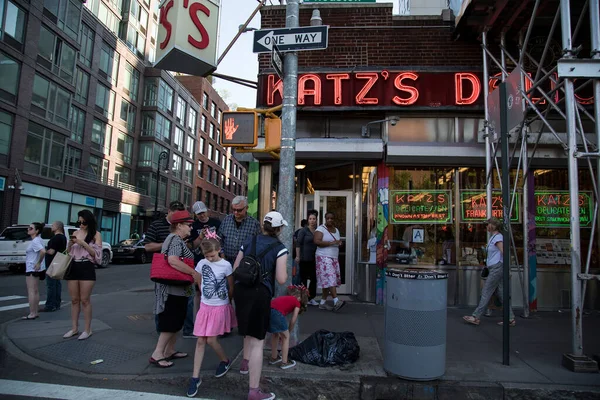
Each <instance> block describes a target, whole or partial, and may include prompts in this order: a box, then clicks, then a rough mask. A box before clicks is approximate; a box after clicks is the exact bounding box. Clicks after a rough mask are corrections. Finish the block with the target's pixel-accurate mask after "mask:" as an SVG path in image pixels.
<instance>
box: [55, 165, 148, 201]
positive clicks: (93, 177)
mask: <svg viewBox="0 0 600 400" xmlns="http://www.w3.org/2000/svg"><path fill="white" fill-rule="evenodd" d="M65 175H68V176H73V177H75V178H79V179H85V180H86V181H90V182H96V183H101V184H103V185H106V186H112V187H116V188H118V189H122V190H127V191H129V192H133V193H138V194H141V195H144V196H147V195H148V194H147V193H146V190H144V189H142V188H139V187H136V186H134V185H130V184H128V183H124V182H120V181H118V180H114V179H110V178H107V177H106V176H98V174H95V173H93V172H90V171H84V170H81V169H78V168H73V167H67V168H65Z"/></svg>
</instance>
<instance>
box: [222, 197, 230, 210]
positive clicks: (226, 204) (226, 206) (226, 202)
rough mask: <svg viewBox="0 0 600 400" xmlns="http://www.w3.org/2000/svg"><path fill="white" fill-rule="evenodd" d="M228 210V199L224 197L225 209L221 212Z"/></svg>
mask: <svg viewBox="0 0 600 400" xmlns="http://www.w3.org/2000/svg"><path fill="white" fill-rule="evenodd" d="M227 210H229V200H227V199H225V210H224V211H223V212H227Z"/></svg>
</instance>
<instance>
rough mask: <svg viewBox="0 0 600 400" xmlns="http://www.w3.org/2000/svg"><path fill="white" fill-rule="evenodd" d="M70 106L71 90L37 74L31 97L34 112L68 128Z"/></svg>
mask: <svg viewBox="0 0 600 400" xmlns="http://www.w3.org/2000/svg"><path fill="white" fill-rule="evenodd" d="M70 107H71V95H70V94H69V92H67V91H66V90H64V89H63V88H61V87H60V86H57V85H56V84H54V83H52V82H49V81H48V80H46V79H44V78H42V77H41V76H39V75H37V74H36V75H35V77H34V79H33V97H32V99H31V112H32V113H34V114H36V115H39V116H40V117H43V118H46V119H47V120H48V121H50V122H54V123H55V124H57V125H60V126H62V127H63V128H67V127H68V125H69V110H70Z"/></svg>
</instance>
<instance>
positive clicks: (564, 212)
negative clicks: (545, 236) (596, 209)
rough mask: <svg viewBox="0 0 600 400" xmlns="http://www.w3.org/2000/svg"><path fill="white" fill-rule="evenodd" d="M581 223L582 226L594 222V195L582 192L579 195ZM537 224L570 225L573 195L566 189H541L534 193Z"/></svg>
mask: <svg viewBox="0 0 600 400" xmlns="http://www.w3.org/2000/svg"><path fill="white" fill-rule="evenodd" d="M578 197H579V198H578V202H579V223H580V225H581V226H582V227H586V226H590V224H591V223H592V196H591V193H590V192H581V193H579V196H578ZM534 204H535V224H536V225H537V226H544V227H552V228H562V227H569V226H570V221H571V196H570V195H569V192H568V191H566V190H554V191H539V192H535V194H534Z"/></svg>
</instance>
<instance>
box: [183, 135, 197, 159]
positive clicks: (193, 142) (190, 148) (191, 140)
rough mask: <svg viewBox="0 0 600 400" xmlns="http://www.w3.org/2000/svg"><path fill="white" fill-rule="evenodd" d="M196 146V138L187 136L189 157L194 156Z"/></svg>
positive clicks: (186, 147) (186, 150) (186, 146)
mask: <svg viewBox="0 0 600 400" xmlns="http://www.w3.org/2000/svg"><path fill="white" fill-rule="evenodd" d="M195 147H196V140H195V139H194V138H193V137H191V136H188V138H187V142H186V144H185V154H186V155H187V156H188V157H189V158H192V159H193V158H194V148H195Z"/></svg>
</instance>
